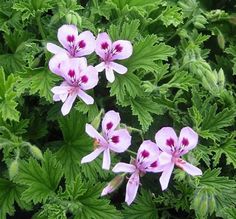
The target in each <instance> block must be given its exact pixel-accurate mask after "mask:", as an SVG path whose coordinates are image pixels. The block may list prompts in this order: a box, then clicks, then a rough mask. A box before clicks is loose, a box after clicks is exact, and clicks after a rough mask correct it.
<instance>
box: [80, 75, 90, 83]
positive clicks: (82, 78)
mask: <svg viewBox="0 0 236 219" xmlns="http://www.w3.org/2000/svg"><path fill="white" fill-rule="evenodd" d="M81 82H82V83H84V84H85V83H87V82H88V77H87V76H86V75H83V76H82V77H81Z"/></svg>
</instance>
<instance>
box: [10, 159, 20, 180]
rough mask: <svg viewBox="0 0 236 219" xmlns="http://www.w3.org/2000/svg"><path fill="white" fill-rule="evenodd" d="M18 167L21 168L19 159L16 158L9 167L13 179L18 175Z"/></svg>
mask: <svg viewBox="0 0 236 219" xmlns="http://www.w3.org/2000/svg"><path fill="white" fill-rule="evenodd" d="M18 168H19V164H18V160H14V161H13V162H12V163H11V164H10V167H9V176H10V179H13V178H14V177H15V176H16V174H17V173H18Z"/></svg>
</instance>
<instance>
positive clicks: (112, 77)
mask: <svg viewBox="0 0 236 219" xmlns="http://www.w3.org/2000/svg"><path fill="white" fill-rule="evenodd" d="M105 74H106V78H107V80H108V81H109V82H110V83H112V82H114V80H115V75H114V72H113V70H112V68H110V67H106V69H105Z"/></svg>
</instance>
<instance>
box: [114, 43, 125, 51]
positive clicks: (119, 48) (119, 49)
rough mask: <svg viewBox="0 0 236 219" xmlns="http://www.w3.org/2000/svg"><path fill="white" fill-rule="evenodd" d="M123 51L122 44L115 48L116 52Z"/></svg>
mask: <svg viewBox="0 0 236 219" xmlns="http://www.w3.org/2000/svg"><path fill="white" fill-rule="evenodd" d="M122 49H123V47H122V46H121V45H120V44H117V45H116V46H115V50H116V52H121V51H122Z"/></svg>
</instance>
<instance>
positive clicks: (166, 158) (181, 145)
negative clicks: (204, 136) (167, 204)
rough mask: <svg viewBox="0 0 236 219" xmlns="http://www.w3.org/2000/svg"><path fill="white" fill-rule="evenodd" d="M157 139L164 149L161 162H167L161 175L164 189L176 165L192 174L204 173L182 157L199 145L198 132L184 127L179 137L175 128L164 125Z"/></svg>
mask: <svg viewBox="0 0 236 219" xmlns="http://www.w3.org/2000/svg"><path fill="white" fill-rule="evenodd" d="M155 139H156V143H157V146H158V147H159V148H160V149H161V150H162V151H163V152H162V153H161V154H160V158H159V159H160V163H161V164H165V167H164V169H163V173H162V175H161V177H160V183H161V187H162V190H165V189H166V188H167V186H168V183H169V180H170V176H171V173H172V171H173V169H174V165H176V166H177V167H179V168H181V169H182V170H184V171H185V172H187V173H188V174H190V175H192V176H198V175H202V171H201V170H200V169H199V168H197V167H195V166H193V165H191V164H190V163H188V162H186V161H185V160H182V159H181V158H180V157H181V156H182V155H184V154H186V153H188V152H189V151H190V150H191V149H193V148H195V147H196V145H197V142H198V134H197V133H196V132H194V131H193V130H192V129H191V128H189V127H184V128H182V130H181V131H180V135H179V138H178V137H177V135H176V133H175V131H174V129H173V128H171V127H164V128H162V129H161V130H159V131H158V132H157V133H156V136H155Z"/></svg>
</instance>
